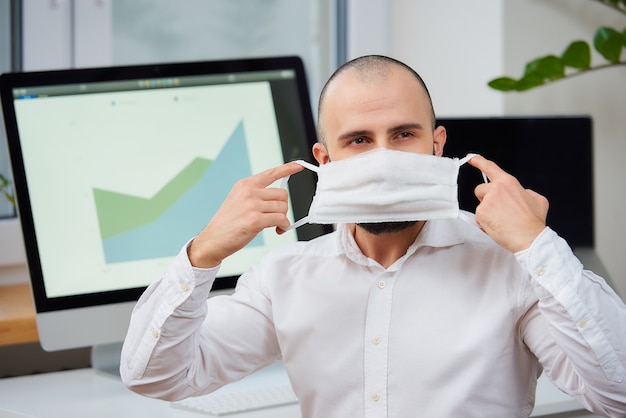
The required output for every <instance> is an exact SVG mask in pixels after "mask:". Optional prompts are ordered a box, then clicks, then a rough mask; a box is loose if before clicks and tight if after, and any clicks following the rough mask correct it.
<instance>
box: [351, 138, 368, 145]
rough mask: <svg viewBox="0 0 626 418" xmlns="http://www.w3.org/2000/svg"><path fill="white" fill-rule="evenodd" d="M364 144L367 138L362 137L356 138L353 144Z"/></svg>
mask: <svg viewBox="0 0 626 418" xmlns="http://www.w3.org/2000/svg"><path fill="white" fill-rule="evenodd" d="M364 142H365V138H361V137H359V138H354V139H353V140H352V143H353V144H362V143H364Z"/></svg>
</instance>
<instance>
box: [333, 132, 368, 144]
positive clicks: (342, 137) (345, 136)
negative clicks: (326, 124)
mask: <svg viewBox="0 0 626 418" xmlns="http://www.w3.org/2000/svg"><path fill="white" fill-rule="evenodd" d="M371 133H372V131H368V130H365V129H364V130H361V131H350V132H346V133H345V134H341V135H339V137H338V138H337V142H341V141H343V140H346V139H352V138H355V137H359V136H367V135H370V134H371Z"/></svg>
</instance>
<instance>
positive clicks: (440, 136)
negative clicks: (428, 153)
mask: <svg viewBox="0 0 626 418" xmlns="http://www.w3.org/2000/svg"><path fill="white" fill-rule="evenodd" d="M447 137H448V134H447V133H446V128H444V127H443V126H437V127H436V128H435V132H434V135H433V150H434V152H435V155H436V156H438V157H441V156H442V155H443V146H444V145H445V144H446V139H447Z"/></svg>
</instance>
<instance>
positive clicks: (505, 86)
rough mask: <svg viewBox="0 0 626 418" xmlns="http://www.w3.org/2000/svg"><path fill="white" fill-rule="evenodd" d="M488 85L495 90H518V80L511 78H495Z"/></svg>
mask: <svg viewBox="0 0 626 418" xmlns="http://www.w3.org/2000/svg"><path fill="white" fill-rule="evenodd" d="M487 84H488V85H489V87H491V88H492V89H494V90H500V91H511V90H516V89H517V80H515V79H513V78H511V77H500V78H494V79H493V80H491V81H490V82H489V83H487Z"/></svg>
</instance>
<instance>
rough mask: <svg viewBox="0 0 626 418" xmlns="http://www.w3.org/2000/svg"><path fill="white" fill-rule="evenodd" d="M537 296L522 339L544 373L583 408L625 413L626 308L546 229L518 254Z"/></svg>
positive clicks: (603, 412) (613, 413) (604, 412)
mask: <svg viewBox="0 0 626 418" xmlns="http://www.w3.org/2000/svg"><path fill="white" fill-rule="evenodd" d="M516 257H517V260H518V262H519V263H520V264H521V265H522V266H523V267H525V268H526V270H527V271H528V272H529V274H530V283H531V286H532V288H533V289H534V293H535V294H536V296H537V297H538V303H537V304H536V307H535V309H534V310H531V312H529V314H528V315H527V318H526V321H525V325H524V330H523V338H524V341H525V342H526V344H527V345H528V346H529V347H530V349H531V350H532V351H533V353H534V354H535V355H536V356H537V358H538V359H539V361H540V363H541V364H542V366H543V367H544V370H545V372H546V374H547V375H548V377H549V378H550V379H551V380H552V381H553V382H554V383H555V384H556V386H557V387H559V388H560V389H561V390H563V391H564V392H566V393H568V394H569V395H571V396H573V397H574V398H576V399H577V400H578V401H579V402H580V403H581V404H582V405H583V406H585V407H586V408H587V409H589V410H591V411H593V412H596V413H601V414H606V415H607V416H624V415H623V414H624V411H626V380H625V374H626V306H625V305H624V303H623V301H622V300H621V298H620V297H619V296H618V295H617V294H616V293H615V292H614V291H613V290H612V289H611V288H610V286H608V285H607V283H606V282H605V281H604V280H603V279H602V278H601V277H599V276H597V275H596V274H594V273H592V272H591V271H588V270H584V268H583V266H582V264H581V263H580V261H579V260H578V259H577V258H576V257H575V256H574V254H573V253H572V251H571V249H570V247H569V245H568V244H567V243H566V242H565V241H564V240H563V239H562V238H560V237H559V236H558V235H557V234H556V233H555V232H554V231H552V230H551V229H550V228H546V229H545V230H544V231H543V232H542V233H541V234H540V235H539V236H538V237H537V238H536V239H535V241H534V242H533V244H532V245H531V247H530V248H529V249H527V250H525V251H522V252H519V253H517V254H516Z"/></svg>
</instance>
